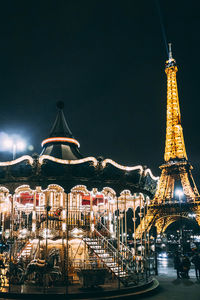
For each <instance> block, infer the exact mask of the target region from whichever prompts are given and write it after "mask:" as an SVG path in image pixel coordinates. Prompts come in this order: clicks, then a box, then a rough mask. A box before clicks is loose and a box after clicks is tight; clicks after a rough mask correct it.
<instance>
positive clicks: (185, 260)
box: [182, 255, 191, 278]
mask: <svg viewBox="0 0 200 300" xmlns="http://www.w3.org/2000/svg"><path fill="white" fill-rule="evenodd" d="M182 266H183V272H184V274H185V278H190V276H189V271H190V266H191V263H190V260H189V257H188V256H186V255H184V256H183V260H182Z"/></svg>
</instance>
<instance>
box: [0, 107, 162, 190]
mask: <svg viewBox="0 0 200 300" xmlns="http://www.w3.org/2000/svg"><path fill="white" fill-rule="evenodd" d="M57 108H58V113H57V117H56V120H55V123H54V125H53V127H52V129H51V131H50V135H49V137H48V138H47V139H45V140H44V141H43V142H42V147H43V150H42V153H41V155H33V157H31V156H28V155H25V156H22V157H19V158H17V159H15V160H13V161H8V162H0V186H5V187H6V188H8V189H9V190H10V191H14V190H15V189H16V188H17V187H18V186H19V185H24V184H25V185H30V187H31V188H32V189H34V188H35V187H36V186H42V188H44V189H45V188H46V187H47V186H48V185H49V184H58V185H60V186H62V187H63V188H64V190H65V191H66V192H68V193H69V192H70V190H71V189H72V188H73V187H74V186H76V185H86V186H87V188H88V189H89V190H91V189H92V188H94V187H95V188H97V189H99V190H102V189H103V188H104V187H110V188H112V189H114V190H115V192H116V193H118V194H120V192H121V191H123V190H125V189H129V190H130V191H131V193H135V192H143V193H146V194H148V195H150V196H153V195H154V193H155V189H156V186H157V181H158V177H157V178H156V177H154V176H153V175H152V173H151V170H150V169H147V168H146V167H143V166H133V167H127V166H122V165H120V164H118V163H116V162H114V161H113V160H111V159H103V158H98V159H97V158H95V157H86V158H83V156H82V155H81V154H80V152H79V150H78V147H79V143H78V141H77V140H75V139H74V137H73V135H72V133H71V131H70V129H69V127H68V125H67V122H66V120H65V116H64V113H63V108H64V104H63V102H58V103H57Z"/></svg>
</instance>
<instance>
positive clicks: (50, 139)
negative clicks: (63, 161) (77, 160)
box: [42, 137, 80, 147]
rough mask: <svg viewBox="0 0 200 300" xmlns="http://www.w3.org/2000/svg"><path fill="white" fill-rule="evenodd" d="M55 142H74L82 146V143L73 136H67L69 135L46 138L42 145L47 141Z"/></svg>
mask: <svg viewBox="0 0 200 300" xmlns="http://www.w3.org/2000/svg"><path fill="white" fill-rule="evenodd" d="M54 142H64V143H72V144H75V145H76V146H78V147H80V144H79V142H78V141H77V140H75V139H73V138H67V137H52V138H48V139H45V140H44V141H42V147H43V146H44V145H45V144H47V143H54Z"/></svg>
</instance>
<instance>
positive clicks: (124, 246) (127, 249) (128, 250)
mask: <svg viewBox="0 0 200 300" xmlns="http://www.w3.org/2000/svg"><path fill="white" fill-rule="evenodd" d="M98 223H99V224H100V225H101V226H102V227H103V229H105V230H106V231H107V232H108V233H109V234H110V235H112V233H111V232H110V230H108V228H107V227H106V226H105V225H104V224H103V223H101V222H98ZM115 239H116V238H115ZM116 240H117V239H116ZM119 244H120V246H122V248H123V249H125V250H126V252H128V253H129V254H131V256H133V254H132V252H131V251H130V249H129V248H128V247H127V246H126V245H124V243H122V242H121V241H119Z"/></svg>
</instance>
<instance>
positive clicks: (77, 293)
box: [0, 278, 159, 299]
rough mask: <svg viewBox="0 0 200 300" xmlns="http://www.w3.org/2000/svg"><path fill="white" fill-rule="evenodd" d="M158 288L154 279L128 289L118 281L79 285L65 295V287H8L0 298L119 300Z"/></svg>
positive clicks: (70, 287)
mask: <svg viewBox="0 0 200 300" xmlns="http://www.w3.org/2000/svg"><path fill="white" fill-rule="evenodd" d="M158 286H159V282H158V281H157V280H156V279H155V278H152V279H151V280H149V282H147V283H143V284H140V285H138V286H134V287H128V288H127V287H126V288H125V287H120V289H119V287H118V281H116V282H112V284H107V285H104V286H103V287H97V288H87V289H85V288H84V289H83V288H81V286H79V285H77V286H68V291H67V293H66V287H57V288H56V287H52V288H48V289H44V288H41V287H35V286H30V285H29V286H27V285H21V286H20V285H16V286H15V285H12V287H10V289H9V288H8V287H6V288H1V292H0V298H6V299H36V298H37V299H38V296H41V297H42V298H45V299H47V298H49V297H56V296H58V295H59V299H120V298H122V297H123V298H124V297H127V298H128V297H132V296H136V295H142V294H147V293H148V294H149V293H151V292H153V291H155V290H156V289H157V288H158Z"/></svg>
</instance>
